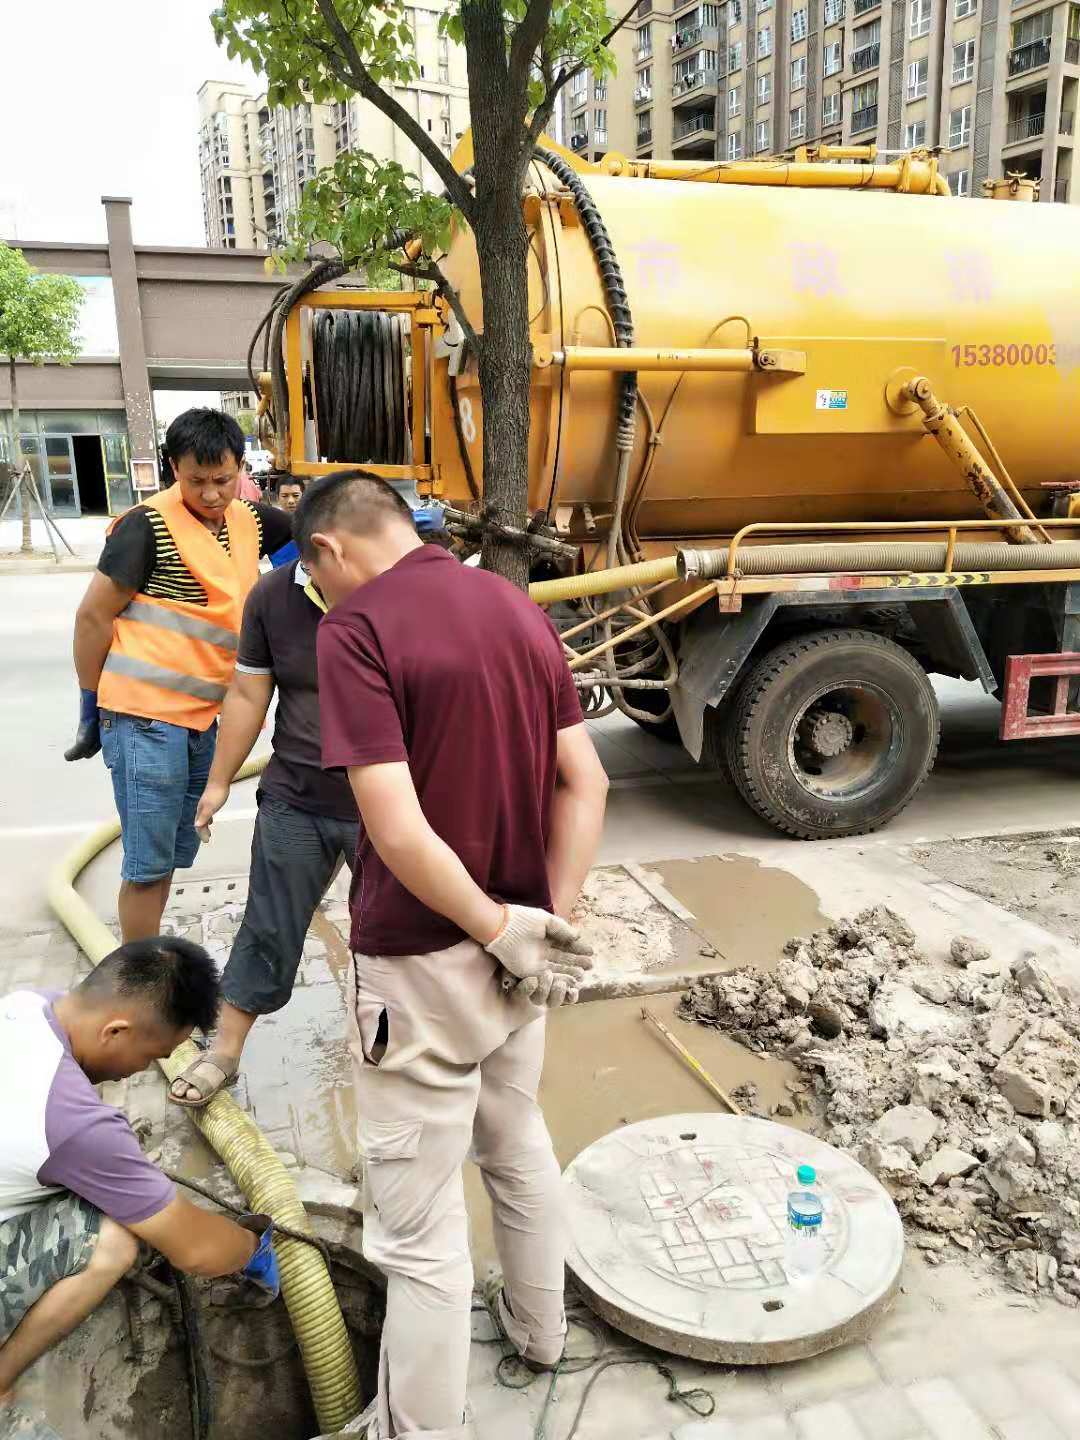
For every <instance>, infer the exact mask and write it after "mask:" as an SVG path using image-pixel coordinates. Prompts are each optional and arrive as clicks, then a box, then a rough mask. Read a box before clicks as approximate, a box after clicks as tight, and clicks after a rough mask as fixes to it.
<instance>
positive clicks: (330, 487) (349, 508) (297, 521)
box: [293, 470, 413, 563]
mask: <svg viewBox="0 0 1080 1440" xmlns="http://www.w3.org/2000/svg"><path fill="white" fill-rule="evenodd" d="M387 520H404V521H405V523H406V524H408V525H411V524H412V523H413V514H412V511H411V510H410V509H409V504H408V501H407V500H405V499H404V498H403V497H402V496H401V495H399V494H398V492H397V491H396V490H395V489H394V487H393V486H392V485H390V484H388V482H387V481H385V480H383V479H382V478H381V477H380V476H378V475H372V474H371V472H370V471H368V470H338V471H336V472H335V474H333V475H323V476H322V477H321V478H320V479H318V480H316V481H315V483H314V484H313V485H310V486H309V487H308V488H307V489H306V490H305V491H304V494H303V495H302V496H301V498H300V504H299V505H297V507H296V509H295V510H294V511H293V539H294V540H295V541H296V547H297V549H298V550H299V551H300V558H301V560H303V561H304V562H305V563H307V562H309V561H310V560H311V558H312V555H313V554H314V550H315V547H314V545H312V543H311V537H312V536H313V535H314V534H316V533H318V532H322V531H326V530H331V529H333V528H334V526H335V525H340V526H342V527H343V528H345V529H349V530H353V531H355V532H356V533H357V534H364V533H365V532H370V531H375V530H379V529H381V528H382V526H383V525H384V524H385V523H386V522H387Z"/></svg>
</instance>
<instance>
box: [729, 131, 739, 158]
mask: <svg viewBox="0 0 1080 1440" xmlns="http://www.w3.org/2000/svg"><path fill="white" fill-rule="evenodd" d="M727 158H728V159H729V160H741V159H742V136H741V135H729V136H728V137H727Z"/></svg>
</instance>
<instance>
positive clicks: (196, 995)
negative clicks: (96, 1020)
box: [75, 935, 221, 1031]
mask: <svg viewBox="0 0 1080 1440" xmlns="http://www.w3.org/2000/svg"><path fill="white" fill-rule="evenodd" d="M75 993H76V994H77V995H79V996H81V997H82V998H84V999H86V1000H90V1001H93V1002H99V1001H101V1000H103V999H105V998H106V997H107V996H115V997H120V996H123V998H124V999H127V1000H136V999H137V1000H143V1001H145V1003H146V1004H147V1005H150V1006H152V1007H153V1009H154V1010H155V1011H156V1012H157V1014H158V1016H159V1017H160V1019H161V1023H162V1024H163V1025H165V1026H167V1027H168V1028H169V1029H170V1030H187V1029H189V1028H190V1027H191V1026H195V1027H196V1028H197V1029H199V1030H203V1031H208V1030H211V1029H212V1028H213V1025H214V1021H215V1020H216V1019H217V1013H218V1005H219V1004H220V1000H221V996H220V984H219V981H218V972H217V966H216V965H215V964H214V962H213V960H211V958H210V956H209V955H208V954H207V952H206V951H205V950H204V949H203V947H202V946H201V945H196V944H195V943H194V942H193V941H191V940H181V939H180V938H179V937H177V936H175V935H155V936H154V937H153V938H152V939H150V940H129V941H128V943H127V944H126V945H121V946H120V948H119V949H118V950H114V951H113V952H112V954H111V955H106V956H105V959H104V960H102V962H101V963H100V965H97V966H96V967H95V968H94V969H93V970H91V972H90V974H89V975H87V977H86V979H85V980H83V981H82V983H81V984H80V985H79V986H77V988H76V992H75Z"/></svg>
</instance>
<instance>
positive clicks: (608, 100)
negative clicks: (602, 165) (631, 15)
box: [560, 25, 639, 160]
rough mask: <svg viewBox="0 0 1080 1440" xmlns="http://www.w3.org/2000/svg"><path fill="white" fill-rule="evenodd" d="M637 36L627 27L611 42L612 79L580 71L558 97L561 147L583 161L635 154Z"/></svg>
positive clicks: (607, 76)
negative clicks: (613, 59)
mask: <svg viewBox="0 0 1080 1440" xmlns="http://www.w3.org/2000/svg"><path fill="white" fill-rule="evenodd" d="M638 44H639V39H638V35H637V32H636V31H635V30H634V29H632V28H630V27H629V26H625V25H624V26H623V28H622V29H621V30H620V31H619V32H618V33H617V34H616V35H615V37H614V38H613V40H612V42H611V50H612V54H613V55H614V57H615V63H616V65H617V67H618V68H617V69H616V72H615V74H614V75H591V74H590V73H589V72H588V71H587V70H579V71H578V72H577V74H575V75H573V76H571V78H570V82H569V84H568V85H567V86H566V88H565V89H564V90H563V92H562V95H561V96H560V104H561V108H562V135H563V144H564V145H567V146H569V148H570V149H571V150H573V151H575V152H576V153H577V154H579V155H581V156H583V157H584V159H586V160H599V159H600V158H601V156H603V155H606V154H607V153H608V151H609V150H617V151H618V152H619V154H621V155H633V154H634V149H635V146H634V137H635V134H636V125H635V119H634V110H635V97H634V94H633V91H634V85H635V78H634V65H635V59H636V47H637V45H638Z"/></svg>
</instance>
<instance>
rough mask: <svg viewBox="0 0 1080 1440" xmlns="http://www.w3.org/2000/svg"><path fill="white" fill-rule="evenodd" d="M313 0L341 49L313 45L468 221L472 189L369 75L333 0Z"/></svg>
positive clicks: (407, 113)
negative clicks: (407, 143)
mask: <svg viewBox="0 0 1080 1440" xmlns="http://www.w3.org/2000/svg"><path fill="white" fill-rule="evenodd" d="M315 3H316V5H317V6H318V7H319V13H320V14H321V15H322V17H323V20H324V21H325V22H326V25H327V28H328V29H329V31H330V33H331V35H333V37H334V39H335V40H336V42H337V45H338V47H339V49H340V56H339V54H338V51H335V50H334V49H333V47H330V46H327V45H324V44H320V43H319V42H318V41H315V44H316V47H317V48H318V49H319V50H321V51H322V53H323V54H324V55H325V56H326V57H327V62H328V63H329V65H330V68H331V70H332V71H333V72H334V74H335V75H336V76H337V78H338V79H339V80H343V81H344V82H345V83H346V84H348V85H351V86H352V87H353V88H354V89H355V90H357V91H358V92H359V94H360V95H361V96H363V98H364V99H365V100H367V101H368V102H369V103H370V104H372V105H374V106H375V108H376V110H380V111H381V112H382V113H383V114H384V115H385V116H386V118H387V119H388V120H389V121H390V122H391V123H392V124H393V125H395V126H397V128H398V129H399V130H400V131H401V132H402V133H403V134H404V135H406V136H407V137H408V138H409V139H410V140H411V141H412V143H413V144H414V145H415V146H416V148H417V150H419V152H420V154H421V155H422V156H423V157H424V159H425V160H426V161H427V162H428V164H429V165H430V166H431V168H432V169H433V170H434V171H435V173H436V174H437V175H438V177H439V179H440V180H441V181H442V182H443V184H444V185H445V186H446V192H447V194H448V195H449V197H450V200H451V201H452V202H453V204H454V205H456V206H457V208H458V209H459V210H460V211H461V213H462V214H463V215H464V216H465V218H466V220H468V222H469V224H470V225H471V224H472V223H473V219H474V216H475V210H476V207H475V205H474V203H473V195H472V191H471V190H470V189H469V187H468V185H467V184H466V183H465V181H464V179H463V178H462V176H460V175H459V174H458V172H457V171H456V170H455V169H454V167H453V165H451V163H450V160H449V159H448V157H447V156H446V155H444V154H443V152H442V150H441V149H440V148H439V147H438V145H436V144H435V142H434V140H432V138H431V136H430V135H428V133H427V132H426V131H425V130H422V129H421V128H420V125H419V123H418V122H417V121H416V120H414V119H413V117H412V116H411V115H410V114H409V112H408V111H407V110H406V109H405V107H404V106H403V105H401V104H400V103H399V102H398V101H397V100H395V99H394V97H393V96H392V95H389V94H388V93H387V92H386V91H385V90H383V89H382V88H381V86H379V85H377V84H376V83H375V81H374V80H373V79H372V78H371V75H370V74H369V73H368V69H367V66H366V65H365V64H364V62H363V60H362V59H361V58H360V52H359V50H357V48H356V45H355V43H354V41H353V38H352V35H351V34H350V33H349V31H348V29H347V28H346V27H345V24H344V22H343V21H342V19H341V16H340V15H339V14H338V12H337V9H336V8H335V5H334V0H315ZM341 61H343V62H344V68H342V65H341V63H340V62H341ZM335 62H337V63H335Z"/></svg>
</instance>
